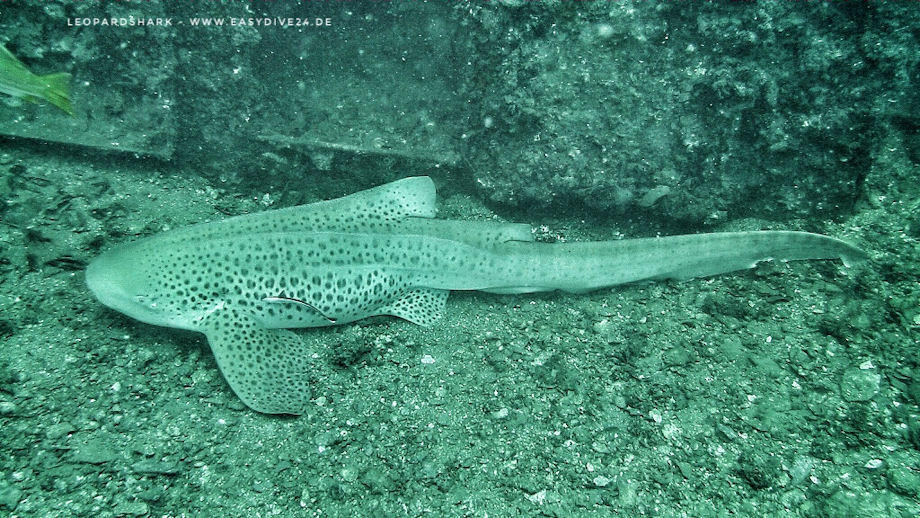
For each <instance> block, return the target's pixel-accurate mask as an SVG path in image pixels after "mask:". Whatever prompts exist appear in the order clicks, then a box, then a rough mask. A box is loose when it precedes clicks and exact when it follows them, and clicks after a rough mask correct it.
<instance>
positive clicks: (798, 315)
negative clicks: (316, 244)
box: [0, 1, 920, 517]
mask: <svg viewBox="0 0 920 518" xmlns="http://www.w3.org/2000/svg"><path fill="white" fill-rule="evenodd" d="M617 4H618V5H620V4H619V3H617ZM49 6H53V7H47V8H37V7H33V6H31V5H28V6H20V7H19V8H18V10H17V8H15V7H14V8H13V9H6V10H4V11H3V12H2V14H0V26H2V27H3V29H4V30H3V31H0V32H3V33H4V34H6V35H7V36H6V37H7V38H10V40H9V42H4V43H5V44H7V46H8V48H11V50H12V49H15V52H16V54H17V56H19V57H21V58H22V59H23V60H24V61H25V62H26V63H27V64H28V65H29V66H30V67H31V68H32V69H33V70H43V71H47V70H58V69H60V68H61V67H60V66H59V65H61V64H64V65H65V66H64V67H63V68H64V69H67V70H68V71H70V72H71V73H73V74H74V76H75V77H76V78H77V83H76V85H75V86H76V88H77V91H76V92H75V95H74V108H75V110H76V117H74V118H73V120H71V119H69V118H67V116H66V115H65V114H62V113H55V110H54V108H53V107H49V106H47V105H41V104H37V105H32V104H28V103H25V104H23V103H19V104H17V103H12V104H9V103H8V104H7V105H3V106H0V109H2V110H3V113H4V117H6V119H5V120H6V121H7V122H5V123H4V124H6V126H2V127H0V131H2V133H3V135H4V137H2V138H0V146H2V147H0V201H2V203H0V223H2V224H0V243H2V246H0V444H2V448H0V510H2V512H3V513H6V514H9V515H11V516H395V515H404V516H419V515H432V516H493V517H495V516H586V515H592V516H608V515H625V516H637V515H653V516H710V515H736V516H771V515H784V516H785V515H797V516H901V515H903V516H915V515H917V514H918V511H920V504H918V496H920V453H918V447H920V420H918V415H920V412H918V403H920V379H918V374H917V372H918V371H917V369H918V366H917V361H918V357H917V351H918V347H917V346H918V334H917V333H918V326H920V286H918V283H917V279H918V268H920V267H918V262H917V257H918V255H917V252H918V245H917V240H918V238H920V226H918V217H917V214H918V202H917V200H918V194H920V193H918V187H917V185H918V184H917V182H916V177H917V176H916V175H917V167H918V166H917V163H918V160H917V153H918V151H917V149H918V147H917V137H916V134H917V133H916V130H917V128H918V127H920V123H918V122H917V120H916V115H915V113H916V110H911V106H916V105H915V104H911V103H913V102H915V95H916V94H913V93H912V92H911V91H910V90H909V88H907V87H906V86H905V85H909V84H910V81H911V80H912V78H913V80H915V79H916V71H917V63H916V59H917V58H916V56H915V54H916V53H915V52H913V53H911V52H910V49H911V47H910V45H911V44H916V35H915V34H914V33H913V32H911V30H910V29H905V28H899V27H910V22H911V17H912V16H915V15H913V14H912V13H911V12H910V11H907V10H903V11H899V10H898V9H896V8H895V7H890V6H885V7H877V8H875V9H874V10H867V11H858V12H853V11H850V10H848V9H849V8H847V7H845V6H844V7H835V6H827V5H826V6H824V7H820V6H811V7H807V8H806V7H804V6H803V7H798V8H796V6H792V7H789V6H786V7H769V6H761V7H760V8H757V7H754V6H733V7H731V8H727V7H719V6H715V7H713V6H710V7H700V8H699V10H698V11H694V10H693V8H691V7H686V6H685V7H683V8H678V7H652V6H650V4H638V3H637V4H635V8H634V9H633V10H632V12H626V11H624V10H623V8H622V7H617V6H614V5H613V3H606V2H597V3H588V4H586V5H584V6H580V7H579V8H575V7H572V6H569V5H565V4H564V3H563V4H552V3H528V2H504V3H496V4H494V5H493V4H477V3H472V4H470V5H469V6H467V7H463V8H459V7H456V6H452V7H442V6H439V4H428V3H419V4H418V5H416V4H415V3H412V2H404V3H401V2H393V3H390V4H388V5H373V6H371V5H369V4H364V3H360V2H356V3H353V4H352V5H350V6H338V7H332V6H327V7H325V8H327V9H328V11H324V12H323V13H321V14H322V15H323V16H326V15H328V16H329V17H331V18H332V19H333V23H334V25H333V27H330V29H331V30H329V31H326V32H320V31H318V30H305V31H299V32H295V31H293V30H288V31H286V32H285V30H284V29H281V28H280V27H250V28H246V27H242V28H237V29H235V30H229V29H227V28H225V29H214V30H211V31H208V32H194V31H192V30H191V28H189V27H186V26H177V27H172V28H170V29H168V30H167V28H162V30H161V29H156V28H155V27H150V28H146V29H144V30H135V31H134V32H117V33H115V32H112V31H111V30H110V29H105V28H103V27H95V28H91V29H87V30H84V31H82V32H76V31H69V32H65V28H64V26H62V24H66V20H67V19H68V18H73V17H80V16H90V17H91V16H92V15H93V13H97V14H96V15H97V16H101V15H106V16H109V15H111V16H121V15H127V14H131V13H132V12H136V11H131V10H132V9H149V10H150V11H146V12H147V14H148V15H149V16H163V17H166V16H173V17H174V18H175V19H176V20H187V19H188V18H189V16H192V15H194V16H198V15H202V14H208V15H213V16H227V17H229V16H231V15H233V16H237V17H242V18H245V17H248V16H260V15H261V14H264V15H265V16H269V17H277V16H297V15H303V13H304V12H308V13H310V14H308V15H307V17H308V18H315V17H316V15H317V13H318V12H319V11H318V10H319V9H320V8H319V7H313V8H311V9H307V11H304V10H303V9H304V8H303V7H302V6H301V4H297V3H290V4H284V3H277V4H272V5H268V4H265V5H261V6H260V5H255V6H250V7H240V6H237V5H235V4H233V3H232V2H231V3H229V4H224V5H221V6H209V7H207V8H204V7H201V8H198V10H194V9H192V8H191V7H187V6H186V7H180V6H178V5H175V4H173V3H169V2H153V3H150V4H149V5H146V4H145V6H138V5H134V4H126V5H118V4H112V5H109V4H105V5H87V4H82V3H80V4H73V3H68V2H63V1H62V2H53V3H49ZM242 9H245V10H242ZM757 9H760V10H757ZM247 11H248V12H249V13H250V14H247ZM100 13H101V14H100ZM196 13H197V14H196ZM251 13H255V14H251ZM260 13H261V14H260ZM23 20H25V21H27V22H29V23H24V21H23ZM549 20H553V21H552V22H550V21H549ZM828 20H832V21H833V22H834V24H833V25H828V26H823V25H820V24H818V22H819V21H823V22H827V21H828ZM689 21H693V22H694V23H693V24H692V25H690V24H688V22H689ZM899 24H900V25H899ZM915 26H916V25H915ZM12 27H17V29H15V30H14V29H13V28H12ZM729 29H730V30H731V31H732V32H727V31H729ZM687 32H690V33H692V34H693V38H690V37H688V36H686V33H687ZM770 34H772V35H773V38H774V39H773V40H769V38H766V36H767V35H770ZM815 34H824V35H825V38H824V40H822V41H821V42H820V45H818V43H817V39H815V38H814V36H815ZM51 35H57V36H58V39H59V40H60V41H62V42H64V43H60V44H58V45H52V44H44V43H41V41H44V40H43V39H42V37H50V36H51ZM439 35H440V36H441V37H440V38H439V37H438V36H439ZM790 35H791V36H790ZM40 36H41V37H40ZM665 36H667V38H665ZM679 38H685V39H687V40H690V39H694V38H695V40H694V41H696V43H695V49H696V50H693V51H689V50H688V46H687V45H689V43H688V42H687V41H683V40H681V43H680V45H676V44H675V45H672V46H668V45H666V44H664V43H662V42H665V41H675V40H678V39H679ZM795 38H800V39H798V40H796V39H795ZM807 38H810V39H807ZM739 41H747V42H748V43H747V45H749V46H747V47H744V46H739V45H740V44H739V43H738V42H739ZM122 42H128V45H127V48H128V49H129V50H128V51H125V52H124V53H122V54H119V53H117V52H114V53H113V52H109V51H108V50H106V51H105V52H102V50H101V49H117V48H119V47H120V45H121V43H122ZM730 42H731V43H732V44H731V45H730V44H729V43H730ZM720 43H721V44H722V45H723V46H724V48H716V47H717V46H718V45H719V44H720ZM30 48H31V49H32V50H29V49H30ZM796 48H799V49H801V50H802V52H800V53H797V52H795V49H796ZM39 49H44V50H43V51H39ZM157 49H160V50H157ZM699 49H702V50H699ZM768 49H773V50H774V52H775V53H774V55H773V57H772V58H769V57H764V56H765V55H764V54H763V52H764V51H766V50H768ZM866 49H875V50H874V51H873V52H874V54H871V55H870V54H869V53H868V51H867V50H866ZM914 49H915V47H914ZM805 50H807V52H805ZM442 52H443V53H444V54H441V53H442ZM687 52H691V53H692V54H693V56H694V57H692V58H688V57H687V54H686V53H687ZM101 55H106V56H109V57H108V59H109V60H110V61H113V62H118V60H122V59H123V60H125V61H124V62H125V63H129V64H128V65H126V68H124V70H126V71H127V72H126V74H125V75H124V76H123V77H120V78H118V81H114V80H113V82H112V83H107V82H106V81H108V80H110V79H112V78H111V77H106V75H105V74H103V73H101V72H99V69H98V68H97V67H101V66H102V63H101V61H103V60H102V59H101V58H100V56H101ZM311 56H312V58H311ZM362 56H369V57H362ZM853 56H861V58H862V59H863V65H862V66H863V67H864V68H858V69H857V70H855V71H854V70H853V67H854V62H853V61H852V60H851V59H849V58H852V57H853ZM650 57H654V58H655V60H654V61H649V59H650ZM217 58H226V61H221V59H217ZM371 58H372V59H371ZM582 58H583V59H582ZM608 58H609V59H608ZM770 59H773V60H775V61H777V64H776V67H775V68H764V65H763V64H764V63H765V62H768V61H769V60H770ZM145 60H147V63H148V64H147V65H145V64H144V63H145ZM637 60H638V61H642V62H643V64H642V65H641V66H640V65H638V64H637ZM693 60H696V61H698V62H700V63H701V64H700V66H699V67H695V68H692V69H691V68H688V67H686V66H684V65H687V64H688V63H690V62H691V61H693ZM607 61H609V63H610V65H609V66H610V67H611V68H610V69H605V68H604V66H605V65H603V63H604V62H607ZM152 62H156V63H158V65H157V66H152V65H150V64H149V63H152ZM305 62H306V63H308V65H304V63H305ZM68 63H69V64H70V65H69V66H72V67H73V68H72V69H68V68H67V66H68V65H67V64H68ZM406 63H409V64H410V65H412V66H407V65H406ZM466 63H473V64H474V65H466ZM790 63H798V64H799V65H798V68H795V69H794V70H795V71H797V72H795V73H790V70H789V69H788V68H784V67H788V66H790ZM678 64H681V67H678V66H677V65H678ZM713 64H718V67H722V68H712V66H713ZM469 67H472V68H469ZM836 67H841V70H842V69H846V70H848V72H847V74H849V75H843V72H840V73H839V74H838V73H835V72H836V71H837V70H838V69H837V68H836ZM705 68H708V69H709V70H710V72H709V73H716V72H717V74H716V76H707V75H706V74H703V76H701V77H696V76H694V77H689V78H687V79H686V80H687V81H688V82H690V83H692V84H689V85H684V86H680V84H681V83H679V82H677V83H675V82H665V81H661V82H658V83H655V82H649V81H646V80H645V79H644V77H647V78H651V77H653V76H660V77H667V78H676V77H686V73H685V72H686V71H687V70H697V69H700V70H702V69H705ZM474 69H475V70H474ZM605 70H606V73H609V75H608V76H602V77H599V76H598V74H601V73H605ZM617 70H618V71H619V73H620V74H621V75H617V74H613V71H617ZM643 70H644V72H642V71H643ZM713 71H715V72H713ZM450 72H453V73H454V74H455V75H450V74H449V73H450ZM580 72H581V73H580ZM640 72H642V73H645V74H648V76H643V77H638V78H637V76H636V75H635V74H637V73H640ZM755 72H756V73H755ZM585 73H588V75H587V77H586V76H585ZM700 73H702V72H700ZM758 74H759V75H758ZM797 75H799V76H807V81H808V82H809V85H808V86H809V88H807V89H805V88H801V92H803V93H801V95H799V94H796V93H795V92H796V91H797V90H796V89H795V88H798V87H801V86H802V84H801V83H800V82H796V81H797V78H796V76H797ZM81 77H82V78H84V79H94V80H95V83H94V84H95V85H96V86H95V87H93V88H91V87H89V86H87V85H86V84H83V83H82V82H80V81H79V79H80V78H81ZM752 78H753V79H752ZM765 78H766V79H765ZM798 80H801V81H805V78H799V79H798ZM665 83H668V84H665ZM702 83H706V84H709V85H710V87H708V88H707V87H704V86H699V85H700V84H702ZM100 84H103V85H105V88H99V86H98V85H100ZM771 84H772V85H778V86H777V88H778V90H777V92H773V93H771V90H770V88H769V87H768V86H769V85H771ZM81 85H82V86H81ZM207 85H211V86H210V87H208V86H207ZM509 85H510V86H509ZM732 85H735V86H732ZM750 85H760V86H759V87H758V88H747V87H750ZM790 85H791V86H790ZM81 89H82V92H83V93H82V94H81ZM94 90H98V91H95V92H94ZM806 90H807V92H806ZM154 91H156V92H157V93H156V95H154V94H153V92H154ZM681 91H684V92H685V93H686V94H687V95H688V97H687V98H682V97H680V92H681ZM605 92H606V93H605ZM751 92H753V93H751ZM834 93H837V94H838V95H837V96H835V95H832V94H834ZM881 93H884V94H885V95H884V96H883V95H881ZM664 94H674V95H676V96H677V97H667V98H665V97H662V96H663V95H664ZM870 94H872V95H870ZM876 94H877V95H876ZM113 99H120V101H113ZM554 99H555V100H554ZM651 99H657V101H655V102H652V101H650V100H651ZM166 101H168V103H166V104H168V105H169V106H171V107H170V108H169V109H166V110H164V109H163V106H164V103H165V102H166ZM119 103H120V104H119ZM709 104H713V105H715V106H716V107H714V108H712V111H711V112H709V111H706V110H702V108H701V107H703V106H708V105H709ZM816 115H822V117H823V118H820V119H819V118H815V117H816ZM767 120H770V121H782V122H776V123H775V124H774V125H770V126H769V127H768V128H766V129H764V124H763V121H767ZM651 121H656V122H654V123H653V122H651ZM720 121H736V123H737V124H738V126H736V127H732V126H731V125H730V124H728V123H726V125H724V126H723V125H720ZM806 122H807V123H808V124H817V125H818V126H819V127H820V128H822V130H821V131H817V132H812V130H805V129H802V128H803V127H804V126H803V125H804V124H805V123H806ZM14 123H15V124H14ZM633 123H634V124H633ZM74 124H75V125H77V126H71V125H74ZM822 124H823V125H822ZM11 126H15V128H12V127H11ZM142 127H143V128H144V129H143V130H140V129H138V128H142ZM751 127H756V128H759V129H758V130H757V131H754V132H751V130H750V128H751ZM73 128H81V129H80V130H77V129H73ZM87 128H89V130H87ZM608 131H611V132H612V133H610V132H608ZM107 132H108V133H107ZM93 135H102V136H104V137H105V138H102V137H99V138H98V139H96V140H93V138H95V137H93ZM537 135H539V139H536V136H537ZM694 138H696V139H698V140H694ZM113 142H116V143H123V144H124V147H126V148H128V149H127V152H125V151H124V150H122V149H119V146H115V145H113ZM653 144H654V145H653ZM656 149H657V150H659V151H658V152H657V153H655V150H656ZM605 156H606V157H607V158H608V160H609V161H612V163H609V162H604V159H605ZM758 156H759V157H761V158H760V159H759V161H758V159H757V157H758ZM643 160H645V161H644V162H643ZM651 170H657V171H658V173H657V174H652V173H649V171H651ZM764 171H767V172H766V173H765V172H764ZM414 174H430V175H431V176H433V177H434V179H435V181H436V183H437V184H438V189H439V193H440V198H439V203H440V205H439V217H444V218H451V219H468V220H480V221H484V220H493V219H496V220H500V221H513V222H525V223H530V224H532V225H533V226H534V227H535V229H536V237H537V239H539V240H544V241H554V240H565V241H588V240H604V239H618V238H621V237H623V236H625V237H645V236H653V235H656V234H657V233H661V234H663V235H664V234H674V233H682V232H702V231H740V230H758V229H795V230H808V231H817V232H821V233H825V234H828V235H832V236H835V237H839V238H844V239H847V240H849V241H850V242H853V243H854V244H856V245H858V246H860V247H861V248H863V249H864V250H866V251H867V252H868V253H869V255H870V257H871V259H870V261H869V262H867V263H865V264H862V265H858V266H854V267H852V268H844V267H843V266H842V265H841V264H840V263H839V262H838V261H820V262H797V263H789V264H784V263H769V264H763V265H761V266H759V267H758V268H756V269H754V270H748V271H743V272H737V273H733V274H727V275H723V276H717V277H713V278H707V279H694V280H689V281H686V282H670V281H668V282H659V283H645V284H636V285H627V286H621V287H617V288H615V289H611V290H601V291H598V292H594V293H590V294H584V295H573V294H564V293H547V294H523V295H491V294H483V293H454V294H452V295H451V297H450V299H449V301H448V304H447V310H446V312H445V316H444V318H443V319H442V320H441V321H440V322H439V324H438V325H435V326H432V327H428V328H425V327H419V326H415V325H413V324H411V323H409V322H406V321H402V320H398V319H395V318H383V317H379V318H372V319H368V320H364V321H360V322H358V323H355V324H349V325H346V326H339V327H329V328H318V329H309V330H299V331H297V332H298V334H299V335H300V336H301V337H302V338H303V340H305V341H306V342H307V343H308V345H309V346H310V348H312V349H313V350H315V351H316V354H317V358H318V360H317V361H321V362H323V365H324V367H325V369H326V371H327V372H328V373H329V374H328V377H327V379H325V380H324V381H323V384H322V386H320V387H316V393H317V397H316V398H315V400H314V403H315V406H314V407H313V408H312V410H311V411H310V412H308V413H306V414H305V415H303V416H300V417H284V416H281V417H279V416H269V415H263V414H259V413H257V412H253V411H251V410H250V409H248V408H246V407H245V406H244V405H243V404H242V403H241V402H240V401H239V400H238V399H237V398H236V396H234V394H233V393H232V391H231V390H230V388H229V387H228V386H227V384H226V382H225V381H224V380H223V379H222V378H221V375H220V373H219V371H218V369H217V366H216V364H215V361H214V359H213V356H212V354H211V352H210V351H209V349H208V346H207V343H206V341H205V340H204V339H203V337H202V336H201V335H199V334H196V333H189V332H183V331H177V330H171V329H165V328H157V327H153V326H148V325H145V324H141V323H139V322H136V321H133V320H131V319H129V318H128V317H125V316H123V315H121V314H119V313H116V312H114V311H112V310H109V309H107V308H105V307H104V306H102V305H101V304H99V303H98V302H97V301H96V300H95V299H94V298H93V296H92V294H91V293H90V292H89V290H88V289H87V287H86V285H85V281H84V275H83V270H84V268H85V266H86V264H87V263H88V262H89V261H90V260H91V259H92V258H94V257H95V256H97V255H98V254H99V253H101V252H102V251H105V250H108V249H110V248H112V247H114V246H116V245H118V244H121V243H126V242H129V241H132V240H135V239H138V238H140V237H143V236H149V235H153V234H155V233H158V232H161V231H163V230H166V229H170V228H178V227H181V226H184V225H188V224H192V223H196V222H202V221H213V220H218V219H221V218H223V217H226V216H227V215H236V214H245V213H253V212H258V211H261V210H266V209H274V208H280V207H283V206H290V205H296V204H300V203H309V202H313V201H318V200H320V199H328V198H333V197H337V196H341V195H344V194H348V193H351V192H355V191H357V190H360V189H363V188H367V187H370V186H372V185H376V184H380V183H384V182H386V181H390V180H393V179H396V178H400V177H404V176H410V175H414ZM662 193H664V194H662Z"/></svg>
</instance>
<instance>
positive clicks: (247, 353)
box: [201, 307, 316, 414]
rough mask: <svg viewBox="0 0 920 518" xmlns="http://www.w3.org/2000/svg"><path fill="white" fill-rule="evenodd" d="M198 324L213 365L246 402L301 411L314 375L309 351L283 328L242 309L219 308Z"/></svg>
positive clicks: (270, 411) (264, 409) (284, 411)
mask: <svg viewBox="0 0 920 518" xmlns="http://www.w3.org/2000/svg"><path fill="white" fill-rule="evenodd" d="M201 327H202V330H203V331H204V333H205V335H206V336H207V337H208V343H209V344H210V345H211V351H213V352H214V357H215V358H216V359H217V366H218V367H219V368H220V372H221V373H222V374H223V375H224V379H226V380H227V383H228V384H229V385H230V388H232V389H233V392H234V393H236V395H237V396H239V398H240V399H242V400H243V403H246V405H247V406H249V407H250V408H252V409H253V410H256V411H258V412H263V413H266V414H302V413H304V411H305V409H306V408H307V405H308V404H309V402H310V397H311V390H310V389H311V385H312V383H313V380H314V378H315V377H316V374H315V372H316V370H315V369H314V368H313V365H312V363H313V362H314V359H313V358H312V353H313V351H311V350H310V349H309V348H307V346H306V344H305V343H304V342H303V340H301V339H300V337H299V336H297V335H296V334H294V333H293V332H291V331H288V330H285V329H267V328H265V327H263V326H262V325H261V324H260V323H259V322H258V321H257V320H256V319H254V318H253V317H252V316H251V315H249V313H248V312H246V311H245V310H241V309H239V308H233V307H223V308H221V309H218V310H215V311H213V312H211V313H210V314H209V315H207V316H206V317H205V318H204V319H202V321H201Z"/></svg>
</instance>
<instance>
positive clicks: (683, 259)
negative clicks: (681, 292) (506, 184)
mask: <svg viewBox="0 0 920 518" xmlns="http://www.w3.org/2000/svg"><path fill="white" fill-rule="evenodd" d="M499 249H500V251H501V253H502V254H503V255H505V257H506V258H507V259H508V260H509V261H512V264H516V265H518V266H517V268H518V269H519V270H520V271H521V272H522V275H521V276H520V280H519V284H515V283H513V282H507V283H506V285H501V286H494V287H490V288H488V289H487V290H486V291H492V292H497V293H523V292H529V291H545V290H554V289H560V290H565V291H571V292H576V293H578V292H585V291H591V290H595V289H598V288H604V287H609V286H615V285H618V284H625V283H629V282H637V281H646V280H653V279H678V280H686V279H692V278H694V277H707V276H710V275H718V274H721V273H728V272H733V271H736V270H744V269H747V268H753V267H754V266H756V265H757V263H759V262H761V261H769V260H777V261H798V260H805V259H841V260H843V263H844V264H845V265H850V264H852V263H856V262H859V261H862V260H864V259H866V253H865V252H863V251H862V250H860V249H858V248H856V247H854V246H852V245H850V244H849V243H846V242H844V241H841V240H839V239H835V238H832V237H828V236H824V235H820V234H811V233H808V232H790V231H761V232H722V233H713V234H688V235H682V236H667V237H660V238H648V239H626V240H622V241H600V242H588V243H560V244H539V243H518V242H512V243H507V244H505V245H502V246H501V247H500V248H499Z"/></svg>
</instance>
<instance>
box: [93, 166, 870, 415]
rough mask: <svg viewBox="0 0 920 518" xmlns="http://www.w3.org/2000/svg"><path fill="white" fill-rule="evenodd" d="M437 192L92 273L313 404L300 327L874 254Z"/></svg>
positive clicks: (99, 264) (334, 203)
mask: <svg viewBox="0 0 920 518" xmlns="http://www.w3.org/2000/svg"><path fill="white" fill-rule="evenodd" d="M434 216H435V188H434V183H433V182H432V181H431V179H430V178H428V177H414V178H406V179H403V180H399V181H396V182H393V183H390V184H387V185H382V186H380V187H377V188H374V189H370V190H367V191H362V192H359V193H356V194H352V195H350V196H346V197H344V198H339V199H335V200H330V201H325V202H320V203H314V204H310V205H303V206H299V207H292V208H287V209H281V210H273V211H268V212H262V213H258V214H252V215H246V216H238V217H234V218H229V219H227V220H224V221H220V222H216V223H205V224H201V225H195V226H191V227H187V228H183V229H178V230H173V231H170V232H166V233H163V234H160V235H156V236H153V237H149V238H146V239H143V240H140V241H137V242H135V243H131V244H128V245H124V246H121V247H119V248H116V249H114V250H111V251H109V252H106V253H104V254H102V255H101V256H99V257H98V258H96V259H95V260H94V261H93V262H92V263H91V264H90V265H89V267H88V269H87V271H86V280H87V283H88V284H89V288H90V289H91V290H92V292H93V293H94V294H95V295H96V297H97V298H98V299H99V300H100V301H101V302H102V303H103V304H105V305H107V306H109V307H111V308H113V309H116V310H118V311H121V312H122V313H124V314H126V315H128V316H131V317H133V318H136V319H138V320H141V321H143V322H147V323H149V324H155V325H162V326H169V327H176V328H181V329H189V330H192V331H199V332H202V333H204V334H205V335H206V336H207V338H208V342H209V343H210V345H211V349H212V350H213V351H214V355H215V357H216V358H217V364H218V366H219V367H220V370H221V372H222V373H223V375H224V377H225V378H226V380H227V382H228V383H229V384H230V387H232V389H233V391H234V392H235V393H236V394H237V395H238V396H239V397H240V398H241V399H242V400H243V402H245V403H246V404H247V405H249V406H250V407H251V408H253V409H255V410H257V411H260V412H266V413H290V414H300V413H303V412H304V411H305V409H306V408H307V405H308V403H309V401H310V398H311V393H312V390H311V387H310V384H311V379H312V378H311V372H310V371H311V366H310V361H309V357H310V355H311V351H310V350H309V349H308V348H307V347H306V346H305V344H304V342H303V341H302V340H301V339H300V338H299V337H298V336H297V335H296V334H295V333H293V332H292V331H288V330H287V329H286V328H297V327H315V326H329V325H338V324H345V323H348V322H354V321H355V320H359V319H362V318H365V317H369V316H372V315H395V316H397V317H401V318H404V319H406V320H410V321H412V322H415V323H418V324H422V325H430V324H432V323H433V322H435V321H436V320H437V319H438V318H439V317H440V316H441V312H442V311H443V309H444V305H445V301H446V300H447V295H448V293H449V291H450V290H480V291H488V292H492V293H528V292H538V291H551V290H565V291H570V292H586V291H590V290H594V289H598V288H604V287H607V286H613V285H616V284H623V283H628V282H634V281H641V280H648V279H666V278H668V279H670V278H673V279H688V278H692V277H701V276H707V275H714V274H719V273H724V272H730V271H733V270H740V269H744V268H751V267H753V266H754V265H755V264H757V262H759V261H763V260H768V259H778V260H784V261H788V260H798V259H834V258H841V259H843V260H844V263H848V262H849V261H851V260H859V259H862V258H863V257H864V253H863V252H862V251H861V250H859V249H857V248H855V247H853V246H851V245H849V244H847V243H844V242H843V241H839V240H837V239H834V238H831V237H827V236H822V235H818V234H809V233H805V232H785V231H765V232H727V233H715V234H694V235H683V236H671V237H661V238H649V239H631V240H620V241H601V242H587V243H553V244H546V243H535V242H533V238H532V233H531V229H530V226H529V225H523V224H514V223H494V222H476V221H452V220H438V219H433V218H434Z"/></svg>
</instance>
